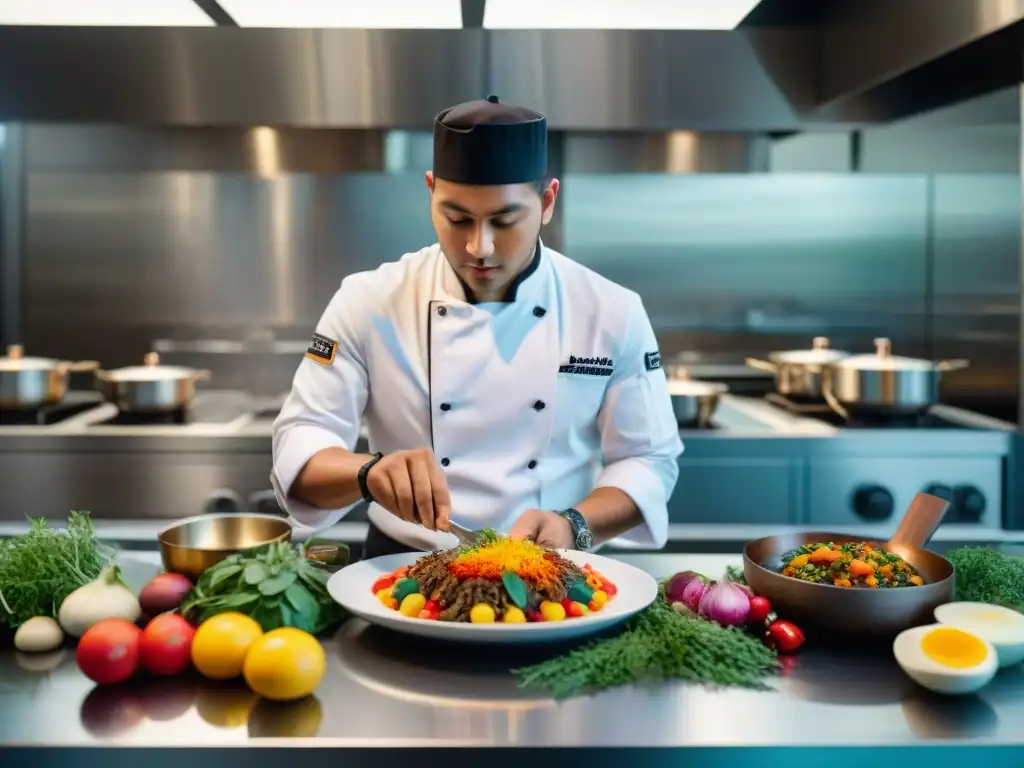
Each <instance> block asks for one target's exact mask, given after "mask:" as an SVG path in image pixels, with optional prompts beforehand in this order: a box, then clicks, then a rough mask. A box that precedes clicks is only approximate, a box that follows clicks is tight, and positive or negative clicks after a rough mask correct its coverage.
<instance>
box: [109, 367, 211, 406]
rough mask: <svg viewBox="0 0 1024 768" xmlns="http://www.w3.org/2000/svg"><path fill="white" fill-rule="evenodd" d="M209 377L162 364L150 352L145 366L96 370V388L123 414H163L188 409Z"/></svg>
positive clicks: (191, 370)
mask: <svg viewBox="0 0 1024 768" xmlns="http://www.w3.org/2000/svg"><path fill="white" fill-rule="evenodd" d="M208 378H210V372H209V371H204V370H199V369H196V368H185V367H184V366H177V365H160V356H159V355H158V354H157V353H156V352H149V353H148V354H146V356H145V357H144V358H143V364H142V365H134V366H129V367H127V368H115V369H114V370H112V371H96V388H97V389H98V390H99V391H100V392H102V393H103V397H104V398H105V399H106V400H107V402H110V403H113V404H114V405H116V406H117V407H118V409H119V410H121V411H124V412H131V413H163V412H169V411H176V410H179V409H181V408H184V407H185V406H187V405H188V404H189V403H190V402H191V401H192V398H193V396H194V395H195V393H196V382H197V381H201V380H204V379H208Z"/></svg>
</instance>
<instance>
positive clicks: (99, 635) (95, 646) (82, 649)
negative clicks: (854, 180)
mask: <svg viewBox="0 0 1024 768" xmlns="http://www.w3.org/2000/svg"><path fill="white" fill-rule="evenodd" d="M141 637H142V630H141V629H139V628H138V627H136V626H135V625H134V624H132V623H131V622H130V621H126V620H124V619H104V620H103V621H101V622H99V623H97V624H93V625H92V626H91V627H89V629H87V630H86V631H85V634H84V635H82V637H81V639H79V641H78V650H77V651H75V660H76V661H77V662H78V668H79V669H80V670H82V672H83V674H85V676H86V677H88V678H89V679H90V680H92V681H93V682H94V683H98V684H100V685H111V684H113V683H121V682H124V681H125V680H127V679H128V678H130V677H131V676H132V675H134V674H135V673H136V672H137V671H138V669H139V639H140V638H141Z"/></svg>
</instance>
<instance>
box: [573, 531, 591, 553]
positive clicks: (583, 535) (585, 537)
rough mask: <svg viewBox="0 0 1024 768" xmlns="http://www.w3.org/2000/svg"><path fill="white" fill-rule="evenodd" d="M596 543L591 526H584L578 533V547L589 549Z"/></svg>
mask: <svg viewBox="0 0 1024 768" xmlns="http://www.w3.org/2000/svg"><path fill="white" fill-rule="evenodd" d="M593 544H594V535H593V534H592V533H591V532H590V529H589V528H584V529H583V530H581V531H580V532H579V533H577V534H576V549H579V550H587V549H590V547H591V546H593Z"/></svg>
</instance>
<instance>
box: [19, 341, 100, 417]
mask: <svg viewBox="0 0 1024 768" xmlns="http://www.w3.org/2000/svg"><path fill="white" fill-rule="evenodd" d="M99 367H100V364H99V363H98V362H96V361H95V360H84V361H82V362H77V363H72V362H68V361H66V360H54V359H52V358H49V357H25V353H24V350H23V349H22V347H21V345H20V344H12V345H11V346H9V347H7V356H6V357H0V408H3V409H6V410H12V411H14V410H24V411H28V410H34V409H36V408H42V407H44V406H47V405H53V404H54V403H56V402H59V401H60V400H61V399H63V397H64V395H66V394H67V392H68V374H70V373H73V372H78V371H95V370H96V369H97V368H99Z"/></svg>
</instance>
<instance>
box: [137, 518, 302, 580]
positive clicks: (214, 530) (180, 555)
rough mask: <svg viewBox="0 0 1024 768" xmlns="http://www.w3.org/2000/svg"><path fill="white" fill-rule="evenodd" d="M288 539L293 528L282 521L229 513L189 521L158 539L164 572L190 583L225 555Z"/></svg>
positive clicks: (175, 526) (166, 530)
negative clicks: (186, 579) (187, 579)
mask: <svg viewBox="0 0 1024 768" xmlns="http://www.w3.org/2000/svg"><path fill="white" fill-rule="evenodd" d="M291 539H292V527H291V525H289V524H288V521H286V520H284V519H283V518H280V517H276V516H274V515H240V514H234V513H230V512H229V513H224V514H210V515H199V516H197V517H189V518H186V519H184V520H181V521H179V522H177V523H175V524H174V525H172V526H171V527H170V528H165V529H164V530H162V531H160V533H159V534H158V536H157V540H158V541H159V543H160V559H161V560H162V561H163V564H164V570H167V571H171V572H173V573H180V574H182V575H183V576H187V577H188V578H189V579H191V580H192V581H193V582H196V581H198V580H199V577H200V576H202V575H203V572H204V571H206V569H207V568H210V567H211V566H214V565H216V564H217V563H219V562H220V561H221V560H223V559H224V558H226V557H227V556H228V555H233V554H235V553H236V552H244V551H245V550H247V549H253V548H254V547H259V546H262V545H264V544H269V543H270V542H272V541H291Z"/></svg>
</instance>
